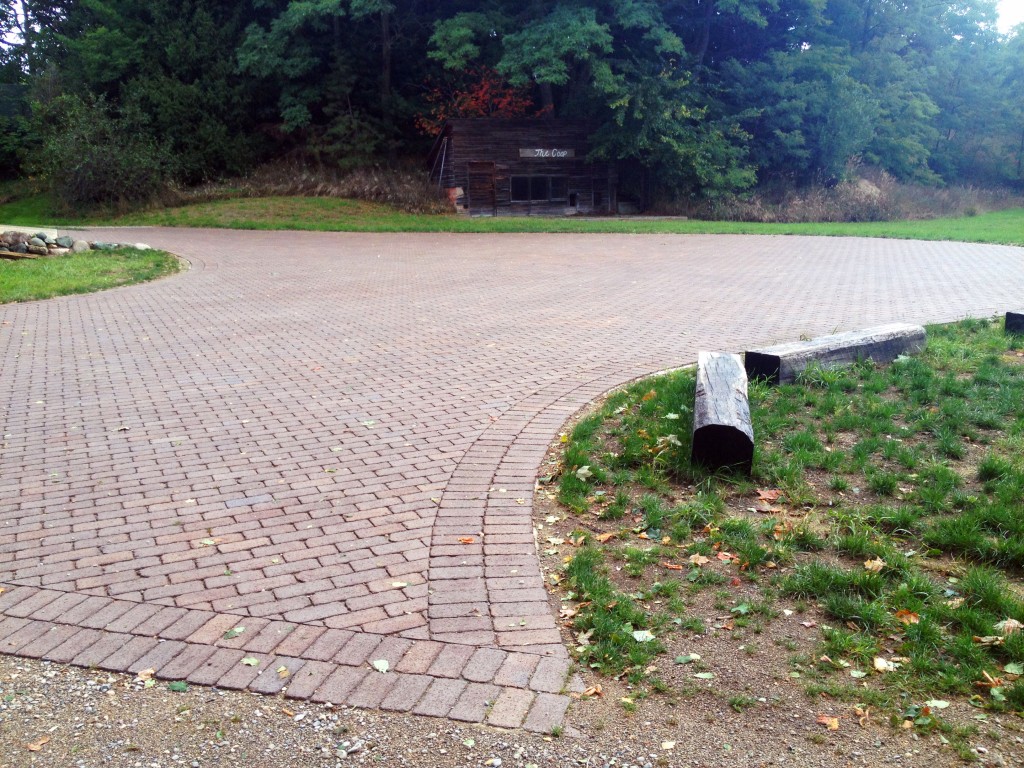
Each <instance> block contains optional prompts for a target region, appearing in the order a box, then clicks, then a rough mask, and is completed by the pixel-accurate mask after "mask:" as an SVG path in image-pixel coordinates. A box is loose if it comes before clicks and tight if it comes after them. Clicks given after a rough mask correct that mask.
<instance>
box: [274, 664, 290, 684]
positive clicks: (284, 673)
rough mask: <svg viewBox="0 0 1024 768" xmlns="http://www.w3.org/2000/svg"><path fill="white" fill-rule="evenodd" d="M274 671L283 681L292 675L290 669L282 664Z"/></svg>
mask: <svg viewBox="0 0 1024 768" xmlns="http://www.w3.org/2000/svg"><path fill="white" fill-rule="evenodd" d="M274 671H275V672H277V676H278V677H279V678H281V679H282V680H284V679H285V678H286V677H288V675H290V674H291V670H289V669H288V667H286V666H285V665H284V664H282V665H281V666H280V667H278V668H277V669H276V670H274Z"/></svg>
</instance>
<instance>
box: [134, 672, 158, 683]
mask: <svg viewBox="0 0 1024 768" xmlns="http://www.w3.org/2000/svg"><path fill="white" fill-rule="evenodd" d="M155 674H156V670H155V669H144V670H142V671H141V672H139V673H138V674H136V675H135V679H136V680H138V681H139V682H145V681H146V680H152V679H153V675H155Z"/></svg>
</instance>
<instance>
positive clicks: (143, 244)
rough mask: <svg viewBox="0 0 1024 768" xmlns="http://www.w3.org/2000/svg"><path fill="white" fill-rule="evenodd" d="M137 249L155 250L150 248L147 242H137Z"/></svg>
mask: <svg viewBox="0 0 1024 768" xmlns="http://www.w3.org/2000/svg"><path fill="white" fill-rule="evenodd" d="M135 250H137V251H151V250H153V249H152V248H150V247H149V246H148V245H146V244H145V243H136V244H135Z"/></svg>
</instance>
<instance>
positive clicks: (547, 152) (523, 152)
mask: <svg viewBox="0 0 1024 768" xmlns="http://www.w3.org/2000/svg"><path fill="white" fill-rule="evenodd" d="M519 156H520V157H554V158H562V157H576V150H575V149H540V148H537V149H520V150H519Z"/></svg>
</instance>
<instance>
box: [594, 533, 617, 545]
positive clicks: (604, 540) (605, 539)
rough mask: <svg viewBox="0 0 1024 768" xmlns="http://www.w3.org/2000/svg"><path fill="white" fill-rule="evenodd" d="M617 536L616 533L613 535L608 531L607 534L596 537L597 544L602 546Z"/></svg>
mask: <svg viewBox="0 0 1024 768" xmlns="http://www.w3.org/2000/svg"><path fill="white" fill-rule="evenodd" d="M617 535H618V534H617V533H614V532H612V531H609V532H608V533H599V534H598V535H597V540H598V541H599V542H601V543H602V544H607V543H608V542H609V541H611V540H612V539H614V538H615V537H616V536H617Z"/></svg>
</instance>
